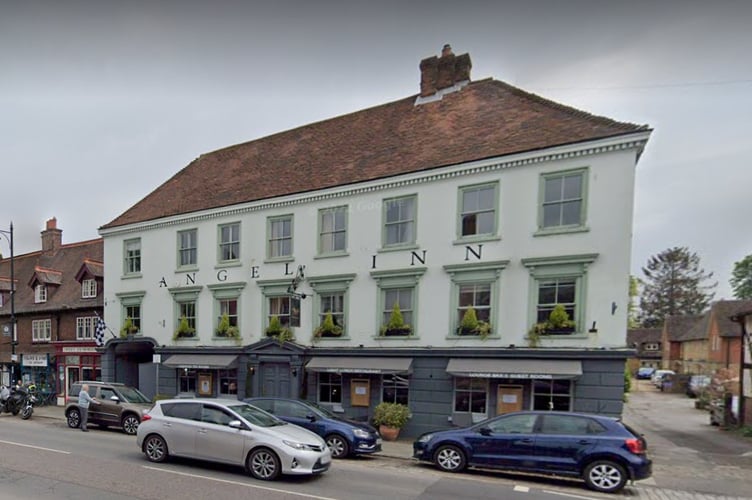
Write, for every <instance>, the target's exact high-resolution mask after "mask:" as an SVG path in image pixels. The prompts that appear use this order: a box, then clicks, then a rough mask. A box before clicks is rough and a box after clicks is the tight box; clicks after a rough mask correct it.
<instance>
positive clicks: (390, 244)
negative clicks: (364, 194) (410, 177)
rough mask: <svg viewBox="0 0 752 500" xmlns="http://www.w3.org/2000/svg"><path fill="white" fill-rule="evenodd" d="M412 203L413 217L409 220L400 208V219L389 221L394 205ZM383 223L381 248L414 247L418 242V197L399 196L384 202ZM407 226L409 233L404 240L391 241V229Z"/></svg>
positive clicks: (412, 195) (414, 195)
mask: <svg viewBox="0 0 752 500" xmlns="http://www.w3.org/2000/svg"><path fill="white" fill-rule="evenodd" d="M405 202H410V204H411V205H412V206H411V208H412V217H409V218H407V216H405V214H404V213H403V208H402V207H401V206H400V208H399V210H398V212H399V215H398V218H396V219H394V220H389V209H390V206H391V205H393V204H400V205H401V204H403V203H405ZM383 206H384V208H383V214H382V217H383V223H382V237H381V241H382V244H381V246H382V247H383V248H386V249H389V248H405V247H408V248H410V247H414V246H415V244H416V242H417V241H418V195H416V194H410V195H406V196H398V197H394V198H387V199H385V200H384V201H383ZM405 225H407V226H408V227H409V233H408V235H407V238H405V239H404V240H402V239H397V240H396V241H389V229H390V228H391V227H401V226H405Z"/></svg>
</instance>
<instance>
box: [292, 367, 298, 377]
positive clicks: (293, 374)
mask: <svg viewBox="0 0 752 500" xmlns="http://www.w3.org/2000/svg"><path fill="white" fill-rule="evenodd" d="M292 376H293V377H297V376H298V369H297V368H293V369H292Z"/></svg>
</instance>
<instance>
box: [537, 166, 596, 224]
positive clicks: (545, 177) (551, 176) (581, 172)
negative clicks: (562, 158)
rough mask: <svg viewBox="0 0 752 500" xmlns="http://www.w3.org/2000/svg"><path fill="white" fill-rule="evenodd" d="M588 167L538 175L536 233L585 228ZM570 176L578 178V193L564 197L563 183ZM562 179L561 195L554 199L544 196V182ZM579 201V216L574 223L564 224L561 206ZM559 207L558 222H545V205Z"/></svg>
mask: <svg viewBox="0 0 752 500" xmlns="http://www.w3.org/2000/svg"><path fill="white" fill-rule="evenodd" d="M588 172H589V169H588V168H578V169H572V170H562V171H556V172H546V173H543V174H541V176H540V194H539V197H540V198H539V203H538V233H536V234H538V235H544V234H551V233H561V232H570V231H583V230H587V227H586V220H587V198H588ZM570 177H579V178H580V193H579V195H578V196H572V197H565V195H564V184H565V183H566V179H567V178H570ZM557 179H561V180H562V188H561V191H562V192H561V196H560V197H559V198H556V199H547V198H546V183H547V182H548V181H552V180H557ZM575 202H577V203H579V204H580V207H579V217H578V219H579V220H578V221H577V222H576V223H572V224H564V222H563V220H562V218H563V213H564V211H563V208H562V207H563V206H564V205H565V204H567V203H575ZM554 206H558V207H559V222H558V223H557V224H547V223H546V220H545V219H546V214H545V212H546V208H547V207H554Z"/></svg>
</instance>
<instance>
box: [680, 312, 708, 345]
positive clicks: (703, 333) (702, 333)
mask: <svg viewBox="0 0 752 500" xmlns="http://www.w3.org/2000/svg"><path fill="white" fill-rule="evenodd" d="M710 318H711V314H710V311H708V312H706V313H705V314H703V315H701V316H700V319H698V320H697V321H695V322H694V324H693V325H692V326H691V327H690V328H687V329H686V330H684V331H682V332H680V333H679V337H678V339H677V340H678V341H680V342H684V341H689V340H707V339H709V338H710Z"/></svg>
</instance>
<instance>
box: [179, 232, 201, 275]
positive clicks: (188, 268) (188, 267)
mask: <svg viewBox="0 0 752 500" xmlns="http://www.w3.org/2000/svg"><path fill="white" fill-rule="evenodd" d="M191 232H193V233H196V262H191V263H190V264H186V265H184V266H181V265H180V251H181V250H182V249H183V248H182V247H181V246H180V236H181V235H182V234H185V233H191ZM175 238H176V240H177V241H176V245H175V247H176V249H175V250H176V251H175V272H176V273H180V272H184V271H195V270H197V269H198V251H199V242H198V228H197V227H193V228H189V229H181V230H180V231H177V232H176V233H175Z"/></svg>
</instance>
